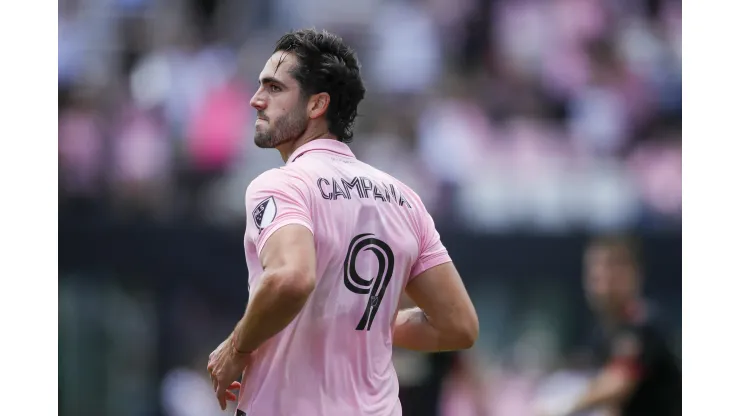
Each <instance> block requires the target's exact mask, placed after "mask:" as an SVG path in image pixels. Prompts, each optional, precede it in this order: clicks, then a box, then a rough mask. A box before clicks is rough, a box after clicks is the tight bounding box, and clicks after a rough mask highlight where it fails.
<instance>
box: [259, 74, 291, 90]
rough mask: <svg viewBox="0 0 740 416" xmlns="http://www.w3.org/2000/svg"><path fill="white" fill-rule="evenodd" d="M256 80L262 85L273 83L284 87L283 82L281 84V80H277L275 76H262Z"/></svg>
mask: <svg viewBox="0 0 740 416" xmlns="http://www.w3.org/2000/svg"><path fill="white" fill-rule="evenodd" d="M257 82H259V84H260V85H262V84H275V85H277V86H279V87H283V88H285V84H283V83H282V82H280V81H278V79H277V78H275V77H270V76H267V77H262V78H261V79H259V80H257Z"/></svg>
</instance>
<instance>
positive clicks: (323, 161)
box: [238, 139, 450, 416]
mask: <svg viewBox="0 0 740 416" xmlns="http://www.w3.org/2000/svg"><path fill="white" fill-rule="evenodd" d="M246 207H247V227H246V232H245V237H244V245H245V252H246V258H247V265H248V267H249V284H250V287H256V286H257V285H258V284H259V281H260V278H261V275H262V272H263V269H262V266H261V263H260V260H259V253H260V252H261V250H262V248H263V247H264V245H265V243H266V242H267V241H268V239H269V238H270V236H271V235H272V234H273V233H274V232H275V231H276V230H278V229H279V228H281V227H283V226H285V225H288V224H300V225H302V226H305V227H306V228H308V229H309V230H311V232H312V233H313V234H314V241H315V244H316V251H317V283H316V289H315V291H314V293H313V294H312V295H311V297H310V298H309V300H308V302H307V303H306V305H305V306H304V308H303V310H302V311H301V312H300V314H299V315H298V316H297V317H296V319H295V320H294V321H293V322H292V323H291V324H290V325H288V326H287V327H286V328H285V329H284V330H283V331H282V332H280V333H279V334H277V335H276V336H274V337H273V338H272V339H270V340H268V341H267V342H266V343H265V344H264V345H263V346H262V347H260V349H259V350H258V351H257V352H256V353H255V354H256V361H255V363H254V365H253V366H252V367H250V369H249V370H248V372H247V373H245V375H244V380H243V384H242V389H241V392H240V396H239V406H238V407H239V409H241V410H243V411H245V412H246V413H247V415H275V416H279V415H302V416H314V415H316V416H319V415H321V416H332V415H342V416H345V415H357V416H364V415H368V416H370V415H377V416H390V415H393V416H398V415H401V404H400V401H399V399H398V379H397V376H396V372H395V369H394V367H393V364H392V362H391V349H392V340H393V335H392V325H393V322H394V320H395V315H396V310H397V308H398V305H399V301H400V298H401V295H402V293H403V291H404V288H405V286H406V284H407V283H408V281H409V279H411V278H413V277H414V276H416V275H418V274H420V273H422V272H423V271H425V270H427V269H429V268H431V267H434V266H436V265H439V264H442V263H445V262H449V261H450V257H449V255H448V254H447V250H446V249H445V247H444V246H443V245H442V243H441V242H440V238H439V234H438V233H437V231H436V230H435V227H434V222H433V221H432V218H431V216H430V215H429V214H428V213H427V211H426V209H425V208H424V205H423V204H422V202H421V200H420V199H419V197H418V196H417V195H416V194H415V193H414V192H413V191H412V190H411V189H409V188H408V187H407V186H405V185H404V184H403V183H401V182H399V181H398V180H397V179H395V178H393V177H391V176H390V175H388V174H386V173H384V172H381V171H379V170H377V169H375V168H373V167H371V166H369V165H367V164H365V163H363V162H360V161H358V160H357V159H356V158H355V157H354V155H353V154H352V152H351V151H350V150H349V147H347V146H346V145H345V144H343V143H340V142H338V141H335V140H327V139H319V140H314V141H312V142H310V143H308V144H306V145H304V146H302V147H300V148H299V149H297V150H296V151H295V153H294V154H293V155H292V157H291V158H290V159H289V160H288V163H287V165H286V166H285V167H283V168H280V169H272V170H270V171H267V172H265V173H264V174H262V175H260V176H259V177H258V178H257V179H255V180H254V181H253V182H252V183H251V184H250V185H249V187H248V189H247V193H246ZM348 265H349V266H350V267H347V266H348ZM352 271H353V272H355V273H356V274H354V276H355V277H354V278H353V277H352V275H353V273H351V272H352ZM363 279H364V280H365V281H364V282H363V281H362V280H363ZM378 279H380V280H378ZM385 284H387V286H384V285H385ZM383 287H384V288H385V289H384V291H383V289H380V288H383ZM351 288H352V289H351ZM353 290H354V291H353ZM355 292H365V293H355ZM373 294H375V295H376V296H377V297H374V298H373V299H374V301H372V300H371V295H373ZM365 316H367V317H368V319H367V320H363V319H362V318H363V317H365Z"/></svg>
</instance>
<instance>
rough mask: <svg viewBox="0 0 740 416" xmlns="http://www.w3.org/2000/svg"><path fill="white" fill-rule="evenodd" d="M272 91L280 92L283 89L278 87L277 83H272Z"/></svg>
mask: <svg viewBox="0 0 740 416" xmlns="http://www.w3.org/2000/svg"><path fill="white" fill-rule="evenodd" d="M270 91H271V92H280V91H282V90H281V89H280V87H278V86H277V85H275V84H272V85H270Z"/></svg>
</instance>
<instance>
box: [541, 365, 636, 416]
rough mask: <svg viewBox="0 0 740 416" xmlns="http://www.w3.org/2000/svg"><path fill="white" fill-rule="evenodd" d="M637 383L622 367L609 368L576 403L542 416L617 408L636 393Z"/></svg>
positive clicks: (604, 370)
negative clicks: (599, 408) (600, 408)
mask: <svg viewBox="0 0 740 416" xmlns="http://www.w3.org/2000/svg"><path fill="white" fill-rule="evenodd" d="M636 385H637V382H636V380H635V378H634V377H633V376H632V375H630V373H629V372H627V371H624V369H623V368H621V367H615V366H612V367H607V368H605V369H603V370H602V371H601V372H600V373H599V375H598V376H597V377H596V378H595V379H594V380H593V381H592V382H591V385H590V386H589V388H588V389H587V390H586V391H585V392H584V393H583V395H581V396H580V397H579V398H578V399H577V400H576V401H575V402H574V403H572V404H571V405H569V406H568V407H566V408H564V409H562V410H559V411H554V412H540V414H541V415H552V416H570V415H577V414H579V413H581V412H584V411H586V410H591V409H594V408H598V407H615V406H618V405H619V404H620V403H621V402H622V401H624V400H626V399H627V398H628V397H629V395H630V394H632V392H633V391H634V388H635V386H636Z"/></svg>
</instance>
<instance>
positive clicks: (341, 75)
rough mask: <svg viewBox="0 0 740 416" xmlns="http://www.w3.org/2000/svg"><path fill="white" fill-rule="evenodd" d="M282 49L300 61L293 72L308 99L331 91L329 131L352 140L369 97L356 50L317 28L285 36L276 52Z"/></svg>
mask: <svg viewBox="0 0 740 416" xmlns="http://www.w3.org/2000/svg"><path fill="white" fill-rule="evenodd" d="M279 51H284V52H290V53H293V54H295V56H296V58H297V61H298V63H297V65H296V67H295V68H294V69H293V70H292V71H291V75H292V76H293V77H294V78H295V79H296V81H298V84H299V85H300V86H301V94H302V95H303V97H304V98H307V97H308V96H310V95H313V94H318V93H320V92H326V93H327V94H329V97H330V100H329V108H328V109H327V111H326V120H327V124H328V126H329V132H330V133H331V134H333V135H335V136H337V138H338V139H339V141H341V142H344V143H349V142H351V141H352V136H353V132H352V127H353V125H354V122H355V117H356V116H357V106H358V105H359V104H360V101H362V99H363V98H364V97H365V86H364V85H363V83H362V78H361V76H360V62H359V61H358V60H357V55H356V54H355V51H353V50H352V49H351V48H350V47H349V46H347V45H345V44H344V42H343V41H342V38H340V37H339V36H337V35H334V34H331V33H329V32H327V31H325V30H324V31H321V32H319V31H317V30H315V29H303V30H298V31H293V32H290V33H288V34H286V35H283V37H281V38H280V40H278V41H277V44H276V45H275V51H274V52H279ZM274 52H273V53H274Z"/></svg>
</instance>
